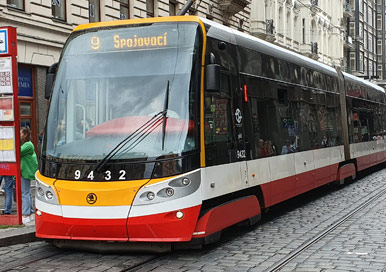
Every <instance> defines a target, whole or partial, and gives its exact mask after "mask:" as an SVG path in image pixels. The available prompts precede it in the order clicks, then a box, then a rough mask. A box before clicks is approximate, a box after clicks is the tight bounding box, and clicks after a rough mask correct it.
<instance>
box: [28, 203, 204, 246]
mask: <svg viewBox="0 0 386 272" xmlns="http://www.w3.org/2000/svg"><path fill="white" fill-rule="evenodd" d="M200 208H201V205H199V206H196V207H191V208H187V209H182V210H179V211H182V212H183V213H184V216H183V218H181V219H178V218H177V217H176V212H177V210H176V211H172V212H167V213H161V214H153V215H147V216H140V217H134V218H128V219H127V218H123V219H77V218H63V217H61V216H56V215H51V214H47V213H44V212H41V215H40V216H38V215H37V216H36V236H37V237H40V238H49V239H73V240H105V241H136V242H140V241H141V242H177V241H190V240H191V238H192V234H193V230H194V227H195V226H196V223H197V218H198V215H199V213H200Z"/></svg>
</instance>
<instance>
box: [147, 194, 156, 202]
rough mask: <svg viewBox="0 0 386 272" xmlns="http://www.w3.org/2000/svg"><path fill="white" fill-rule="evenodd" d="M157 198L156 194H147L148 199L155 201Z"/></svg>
mask: <svg viewBox="0 0 386 272" xmlns="http://www.w3.org/2000/svg"><path fill="white" fill-rule="evenodd" d="M154 198H155V194H154V193H153V192H148V193H147V199H149V200H153V199H154Z"/></svg>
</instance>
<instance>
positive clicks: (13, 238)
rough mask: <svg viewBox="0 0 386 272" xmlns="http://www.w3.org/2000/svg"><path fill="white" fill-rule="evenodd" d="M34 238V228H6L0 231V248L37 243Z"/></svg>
mask: <svg viewBox="0 0 386 272" xmlns="http://www.w3.org/2000/svg"><path fill="white" fill-rule="evenodd" d="M38 240H39V238H37V237H36V236H35V226H34V225H33V226H25V227H21V228H12V227H10V228H8V229H4V230H1V231H0V247H5V246H11V245H16V244H25V243H30V242H34V241H38Z"/></svg>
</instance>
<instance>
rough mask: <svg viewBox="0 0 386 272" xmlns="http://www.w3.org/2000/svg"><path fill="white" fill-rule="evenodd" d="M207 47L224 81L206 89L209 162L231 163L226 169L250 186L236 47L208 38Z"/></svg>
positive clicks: (206, 140)
mask: <svg viewBox="0 0 386 272" xmlns="http://www.w3.org/2000/svg"><path fill="white" fill-rule="evenodd" d="M207 50H208V52H207V54H214V56H215V59H216V63H217V64H219V65H220V66H221V76H220V81H221V82H220V91H219V92H216V93H209V92H207V93H205V105H204V106H205V117H204V119H205V159H206V165H207V166H215V165H228V164H230V165H229V167H228V166H226V171H231V173H229V175H230V176H232V182H233V183H238V184H240V185H243V186H244V187H247V186H248V180H247V163H246V159H247V156H246V149H245V135H244V117H243V104H242V103H243V96H242V90H241V89H240V81H239V75H238V67H237V53H236V47H235V45H233V44H231V43H224V42H222V41H219V40H216V39H212V38H208V43H207ZM224 170H225V169H224ZM237 188H239V185H238V186H237Z"/></svg>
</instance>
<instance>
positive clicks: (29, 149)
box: [20, 127, 38, 224]
mask: <svg viewBox="0 0 386 272" xmlns="http://www.w3.org/2000/svg"><path fill="white" fill-rule="evenodd" d="M20 144H21V151H20V169H21V200H22V214H23V224H25V223H28V222H30V221H31V219H33V218H31V213H33V212H34V209H33V207H32V196H31V180H34V179H35V173H36V171H37V170H38V160H37V157H36V153H35V148H34V145H33V143H32V142H31V131H30V129H29V128H28V127H23V128H22V129H21V130H20Z"/></svg>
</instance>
